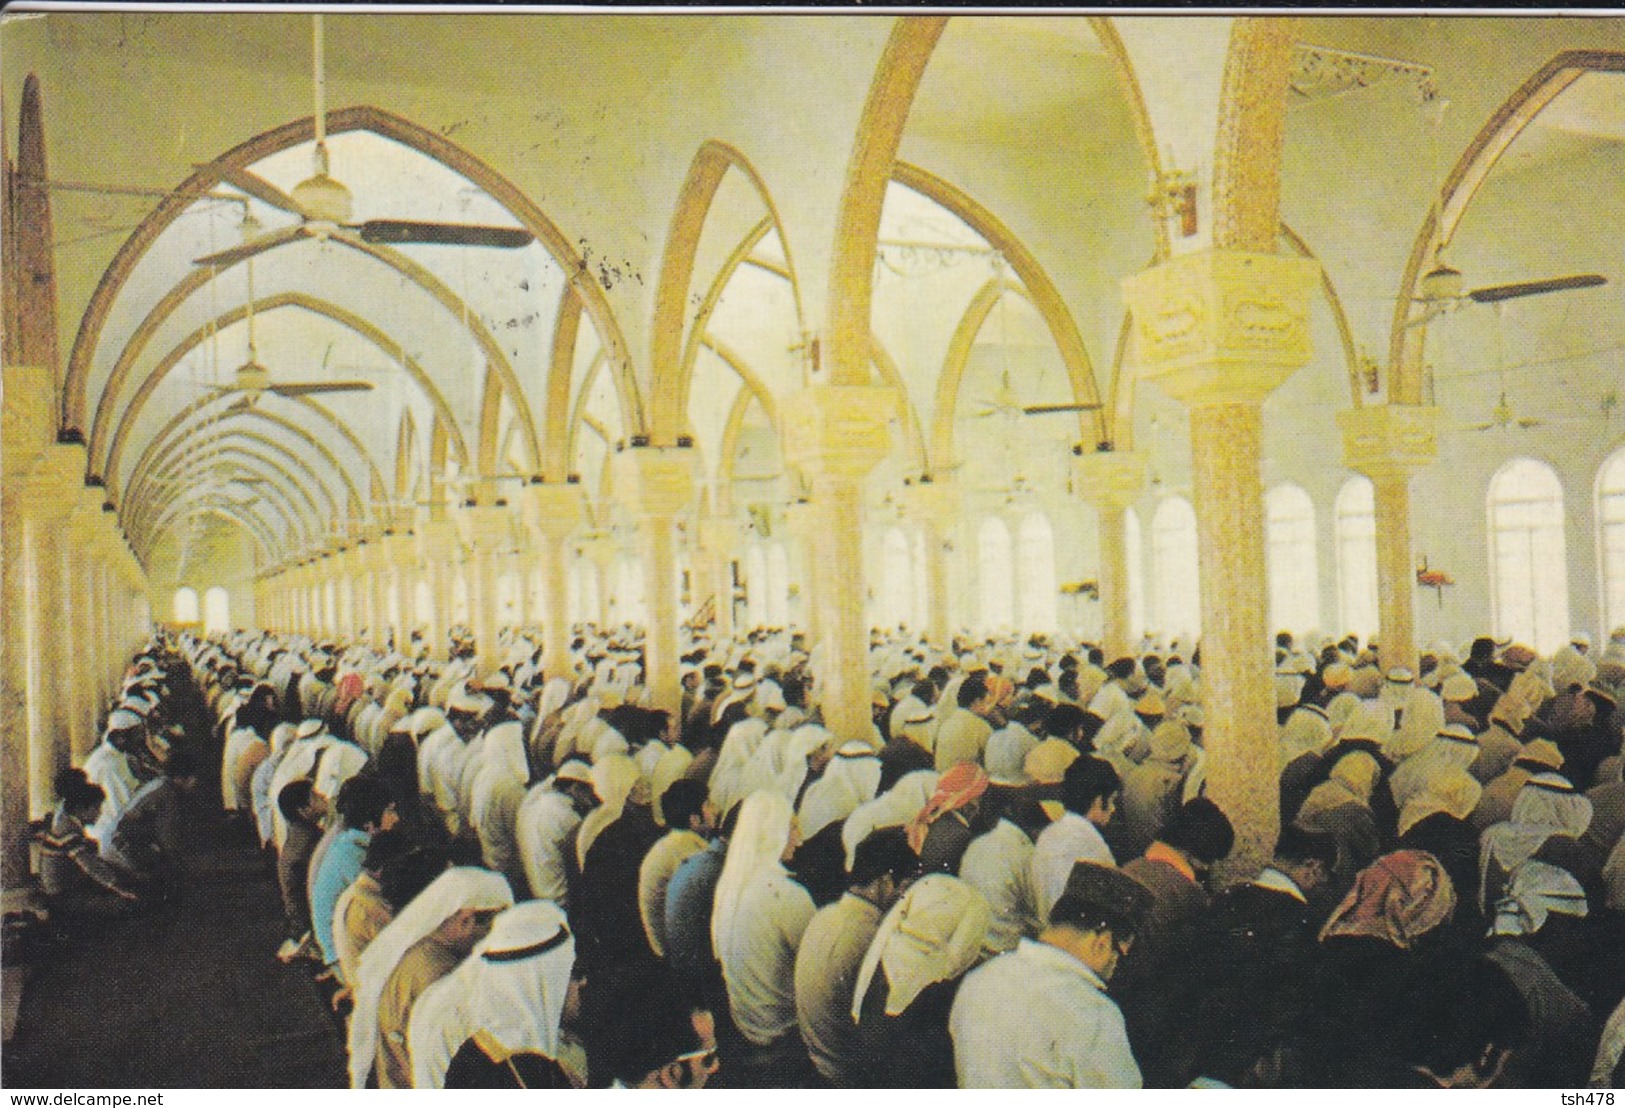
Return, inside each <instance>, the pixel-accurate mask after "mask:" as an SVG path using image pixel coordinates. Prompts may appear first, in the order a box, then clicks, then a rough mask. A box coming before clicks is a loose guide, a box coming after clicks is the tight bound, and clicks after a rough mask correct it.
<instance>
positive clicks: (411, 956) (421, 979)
mask: <svg viewBox="0 0 1625 1108" xmlns="http://www.w3.org/2000/svg"><path fill="white" fill-rule="evenodd" d="M496 915H497V913H496V912H495V911H493V910H490V909H475V908H463V909H460V910H459V911H457V912H454V913H453V914H452V915H451V916H450V917H448V918H447V919H446V921H445V922H444V923H442V924H441V925H440V926H439V927H437V928H435V929H434V930H433V931H431V932H429V934H427V935H425V936H424V937H423V938H421V939H419V940H418V941H417V942H415V943H413V944H412V945H411V946H410V947H409V948H408V949H407V951H406V954H405V955H403V956H402V958H401V960H400V963H399V964H398V965H397V966H396V967H395V971H394V972H393V973H391V974H390V975H389V980H388V982H386V983H385V985H384V992H383V995H382V996H381V997H379V999H378V1087H379V1088H380V1089H410V1088H411V1087H412V1057H411V1054H410V1053H409V1051H408V1050H407V1041H406V1029H407V1024H408V1021H409V1020H410V1019H411V1016H412V1005H413V1004H415V1003H417V999H418V997H420V996H422V995H423V990H425V989H427V988H428V987H429V986H430V985H433V984H434V983H435V982H436V981H439V980H440V979H441V978H442V977H444V976H446V974H448V973H450V972H451V971H452V970H454V969H456V968H457V967H458V965H460V964H461V963H462V961H463V959H464V958H467V957H468V955H469V954H470V952H472V951H473V949H474V944H475V943H477V942H479V940H480V939H481V938H482V937H484V935H485V934H486V933H487V932H488V931H490V929H491V921H492V920H493V919H495V918H496Z"/></svg>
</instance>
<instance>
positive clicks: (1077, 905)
mask: <svg viewBox="0 0 1625 1108" xmlns="http://www.w3.org/2000/svg"><path fill="white" fill-rule="evenodd" d="M1150 908H1151V893H1150V892H1149V891H1148V890H1147V889H1146V888H1145V886H1143V885H1141V884H1140V883H1139V882H1138V881H1136V880H1134V878H1132V877H1130V876H1128V875H1127V874H1125V873H1123V872H1122V871H1121V870H1118V869H1114V868H1112V867H1110V866H1102V865H1097V864H1094V863H1091V862H1080V863H1078V864H1077V865H1076V866H1075V867H1073V870H1072V872H1071V874H1070V875H1069V876H1068V878H1067V882H1066V890H1065V892H1064V893H1063V894H1062V895H1061V897H1060V899H1058V900H1057V901H1056V902H1055V905H1054V907H1053V908H1052V909H1051V911H1050V922H1049V926H1048V927H1047V928H1046V929H1045V930H1044V932H1043V933H1042V934H1040V935H1039V937H1038V939H1037V940H1036V941H1034V940H1032V939H1023V940H1021V943H1020V945H1018V946H1017V947H1016V949H1015V950H1013V951H1011V952H1010V953H1008V954H1001V955H999V957H997V958H995V959H993V960H992V961H991V962H988V963H986V964H985V965H983V966H981V967H980V968H978V969H975V970H973V971H971V973H970V974H969V975H968V976H967V977H966V978H965V980H964V982H963V984H961V985H960V987H959V994H958V995H957V996H956V997H955V998H954V1006H953V1013H952V1015H951V1016H950V1018H949V1031H950V1033H951V1034H952V1036H953V1040H954V1067H955V1069H956V1070H957V1072H958V1075H959V1084H960V1087H961V1088H966V1089H971V1088H993V1089H1012V1088H1073V1089H1077V1088H1104V1089H1136V1088H1139V1087H1140V1084H1141V1080H1140V1070H1139V1067H1138V1065H1136V1064H1135V1061H1134V1056H1133V1054H1132V1053H1131V1051H1130V1049H1129V1043H1128V1036H1127V1034H1126V1033H1125V1031H1124V1028H1123V1017H1122V1014H1121V1013H1120V1012H1119V1011H1118V1010H1117V1005H1116V1004H1114V1003H1113V1002H1112V1001H1111V1000H1110V999H1109V998H1108V997H1107V995H1106V985H1107V983H1108V982H1110V981H1111V979H1112V975H1113V974H1114V973H1115V972H1116V969H1117V965H1118V962H1119V960H1120V959H1121V958H1122V957H1123V955H1124V954H1126V953H1127V952H1128V950H1129V948H1130V947H1131V946H1132V945H1133V942H1134V936H1135V934H1136V933H1137V932H1138V931H1139V929H1140V926H1141V924H1142V922H1143V921H1144V919H1145V916H1146V913H1147V912H1149V911H1150ZM1017 1014H1019V1016H1018V1015H1017Z"/></svg>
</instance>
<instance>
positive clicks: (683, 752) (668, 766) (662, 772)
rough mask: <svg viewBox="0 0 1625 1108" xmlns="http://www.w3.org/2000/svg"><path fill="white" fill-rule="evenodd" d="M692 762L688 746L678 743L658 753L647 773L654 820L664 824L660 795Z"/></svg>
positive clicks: (686, 770) (663, 794) (661, 795)
mask: <svg viewBox="0 0 1625 1108" xmlns="http://www.w3.org/2000/svg"><path fill="white" fill-rule="evenodd" d="M693 764H694V755H693V753H691V752H690V751H689V749H688V747H686V746H683V745H681V744H678V745H677V746H673V747H670V748H668V749H667V750H666V751H665V752H664V753H663V754H661V755H660V761H658V762H656V763H655V765H654V769H653V770H652V771H650V773H649V808H650V811H651V812H652V813H653V815H654V818H655V822H656V823H658V824H659V825H660V826H662V827H664V826H666V813H665V810H664V809H662V808H661V806H660V799H661V797H663V796H665V795H666V790H667V789H669V788H671V787H672V785H673V784H674V783H676V781H677V779H678V778H680V777H682V776H683V775H684V774H685V773H687V772H688V767H689V766H691V765H693Z"/></svg>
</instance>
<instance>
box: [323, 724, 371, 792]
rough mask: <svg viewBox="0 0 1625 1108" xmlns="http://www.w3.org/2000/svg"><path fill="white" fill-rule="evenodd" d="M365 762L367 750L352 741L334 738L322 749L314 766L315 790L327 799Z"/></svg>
mask: <svg viewBox="0 0 1625 1108" xmlns="http://www.w3.org/2000/svg"><path fill="white" fill-rule="evenodd" d="M366 764H367V752H366V751H365V750H362V749H361V748H360V747H359V746H357V745H356V744H355V743H352V742H345V741H344V740H343V739H334V740H333V742H331V743H330V744H328V747H327V749H326V750H324V751H322V757H321V760H320V762H318V763H317V767H316V791H317V792H319V793H321V794H322V795H323V796H325V797H327V798H328V799H329V800H333V799H336V798H337V797H338V795H339V786H341V785H343V784H344V783H345V782H346V781H348V780H349V779H350V778H352V777H354V776H355V775H356V774H358V773H360V772H361V767H363V766H365V765H366Z"/></svg>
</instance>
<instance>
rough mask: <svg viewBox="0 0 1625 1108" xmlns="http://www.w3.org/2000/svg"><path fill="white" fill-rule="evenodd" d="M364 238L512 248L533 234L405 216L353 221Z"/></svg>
mask: <svg viewBox="0 0 1625 1108" xmlns="http://www.w3.org/2000/svg"><path fill="white" fill-rule="evenodd" d="M352 229H353V230H356V231H359V232H360V233H361V238H362V240H363V241H365V242H374V243H383V244H385V245H393V244H395V243H412V242H418V243H431V244H435V245H439V246H495V247H499V248H501V249H504V250H512V249H514V248H516V247H520V246H528V245H529V244H530V243H531V242H532V241H534V240H535V238H536V236H535V235H532V234H531V233H530V232H529V231H527V230H525V229H524V228H522V227H483V226H480V225H477V224H472V223H415V222H413V221H411V220H406V219H371V220H368V221H367V222H366V223H361V224H357V225H355V227H353V228H352Z"/></svg>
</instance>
